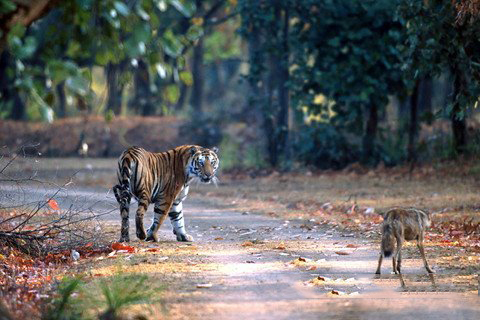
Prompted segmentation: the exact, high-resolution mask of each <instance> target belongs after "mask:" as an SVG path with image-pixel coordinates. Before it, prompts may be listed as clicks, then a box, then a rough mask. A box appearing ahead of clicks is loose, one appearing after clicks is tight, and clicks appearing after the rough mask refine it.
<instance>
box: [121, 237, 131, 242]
mask: <svg viewBox="0 0 480 320" xmlns="http://www.w3.org/2000/svg"><path fill="white" fill-rule="evenodd" d="M118 242H130V237H129V236H121V237H120V240H118Z"/></svg>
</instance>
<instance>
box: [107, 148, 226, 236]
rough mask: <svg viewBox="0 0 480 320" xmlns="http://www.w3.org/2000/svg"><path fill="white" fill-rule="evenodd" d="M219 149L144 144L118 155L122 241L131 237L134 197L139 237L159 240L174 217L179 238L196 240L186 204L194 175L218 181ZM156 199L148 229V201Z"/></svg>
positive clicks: (118, 192) (118, 195)
mask: <svg viewBox="0 0 480 320" xmlns="http://www.w3.org/2000/svg"><path fill="white" fill-rule="evenodd" d="M217 151H218V150H217V149H216V148H213V149H212V150H210V149H207V148H202V147H200V146H194V145H185V146H180V147H177V148H175V149H172V150H169V151H166V152H160V153H152V152H148V151H146V150H144V149H142V148H140V147H131V148H129V149H127V150H125V151H124V152H123V153H122V155H121V156H120V158H119V159H118V170H117V178H118V184H117V185H115V186H114V187H113V192H114V194H115V197H116V199H117V202H118V203H119V204H120V215H121V217H122V228H121V236H120V241H121V242H123V241H129V240H130V238H129V231H128V230H129V221H128V216H129V209H130V201H131V198H132V197H135V198H136V199H137V201H138V209H137V213H136V217H135V226H136V234H137V237H138V238H139V239H141V240H143V239H146V240H147V241H157V231H158V228H159V227H160V226H161V225H162V223H163V222H164V221H165V218H166V217H167V214H168V215H169V217H170V220H171V222H172V226H173V232H174V233H175V234H176V236H177V240H178V241H193V238H192V237H191V236H190V235H188V234H187V233H186V230H185V223H184V218H183V205H182V202H183V200H185V198H186V197H187V194H188V190H189V184H190V183H191V182H192V180H194V179H198V180H200V181H201V182H204V183H210V182H211V181H215V180H216V177H215V172H216V170H217V168H218V164H219V160H218V156H217V153H216V152H217ZM151 203H153V204H154V205H155V206H154V218H153V222H152V225H151V226H150V228H149V229H148V231H147V232H145V228H144V226H143V216H144V214H145V211H146V210H147V208H148V205H149V204H151Z"/></svg>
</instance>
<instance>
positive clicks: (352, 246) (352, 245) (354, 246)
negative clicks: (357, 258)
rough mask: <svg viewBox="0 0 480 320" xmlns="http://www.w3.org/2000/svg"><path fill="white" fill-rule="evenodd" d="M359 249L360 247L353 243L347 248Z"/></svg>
mask: <svg viewBox="0 0 480 320" xmlns="http://www.w3.org/2000/svg"><path fill="white" fill-rule="evenodd" d="M358 247H360V246H359V245H356V244H352V243H349V244H347V248H358Z"/></svg>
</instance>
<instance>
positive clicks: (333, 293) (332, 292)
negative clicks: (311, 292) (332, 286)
mask: <svg viewBox="0 0 480 320" xmlns="http://www.w3.org/2000/svg"><path fill="white" fill-rule="evenodd" d="M329 293H330V294H332V295H335V296H339V295H340V292H338V291H337V290H332V291H330V292H329Z"/></svg>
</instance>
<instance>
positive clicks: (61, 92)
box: [55, 81, 67, 118]
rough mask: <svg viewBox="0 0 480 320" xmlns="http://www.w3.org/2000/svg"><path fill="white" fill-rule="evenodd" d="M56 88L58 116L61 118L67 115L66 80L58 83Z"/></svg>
mask: <svg viewBox="0 0 480 320" xmlns="http://www.w3.org/2000/svg"><path fill="white" fill-rule="evenodd" d="M55 90H56V91H57V97H58V105H57V116H58V117H59V118H65V117H66V115H67V99H66V96H65V81H62V82H61V83H59V84H57V86H56V88H55Z"/></svg>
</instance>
